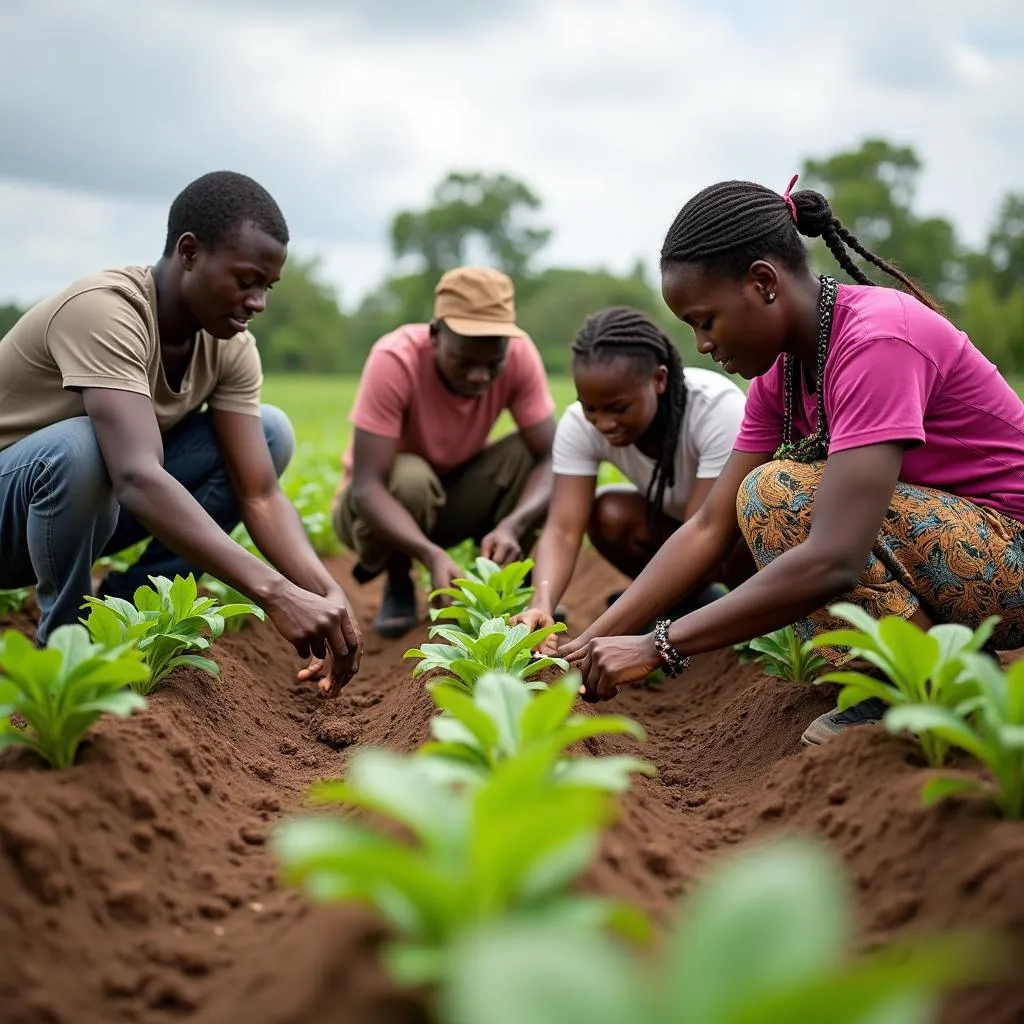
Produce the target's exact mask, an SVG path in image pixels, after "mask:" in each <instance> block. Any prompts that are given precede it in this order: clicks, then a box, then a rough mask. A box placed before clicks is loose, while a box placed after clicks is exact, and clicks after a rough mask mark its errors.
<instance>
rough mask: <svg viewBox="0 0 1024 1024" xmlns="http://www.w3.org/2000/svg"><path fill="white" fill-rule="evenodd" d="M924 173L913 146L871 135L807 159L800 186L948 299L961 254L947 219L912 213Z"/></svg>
mask: <svg viewBox="0 0 1024 1024" xmlns="http://www.w3.org/2000/svg"><path fill="white" fill-rule="evenodd" d="M920 171H921V161H920V159H919V158H918V156H917V154H916V153H915V152H914V150H913V148H912V147H910V146H897V145H894V144H893V143H891V142H887V141H885V140H884V139H867V140H865V141H864V142H863V143H862V144H861V146H860V148H859V149H856V150H848V151H844V152H841V153H836V154H834V155H833V156H830V157H827V158H825V159H823V160H814V159H810V160H807V161H806V162H805V164H804V169H803V180H802V182H801V184H802V185H804V186H807V187H811V188H817V189H819V190H820V191H822V192H823V193H824V194H825V195H826V196H827V197H828V199H829V202H830V203H831V205H832V208H833V210H834V211H835V213H836V215H837V216H838V217H839V219H840V220H841V221H843V223H844V224H845V225H846V226H847V227H848V228H849V229H850V230H851V231H852V232H853V233H854V234H855V235H856V236H857V237H858V239H859V240H860V241H861V242H863V243H864V245H865V246H867V248H869V249H871V250H872V251H874V252H876V253H877V254H878V255H879V256H881V257H883V258H884V259H886V260H888V261H889V262H891V263H894V264H895V265H896V266H897V267H899V268H900V269H901V270H903V271H904V272H905V273H907V274H909V275H910V276H911V277H912V278H913V279H914V280H915V281H917V282H918V283H919V284H921V285H922V286H923V287H924V288H925V289H926V290H927V291H929V292H931V293H932V294H934V295H936V296H939V297H941V298H943V299H946V298H949V297H951V296H952V295H955V291H956V286H957V283H958V282H959V280H960V278H961V272H960V261H961V258H962V253H961V252H960V249H959V246H958V244H957V240H956V234H955V232H954V229H953V225H952V224H951V223H950V222H949V221H948V220H945V219H944V218H942V217H919V216H918V215H917V214H916V213H915V212H914V211H913V209H912V206H913V202H914V197H915V193H916V189H917V179H918V176H919V174H920ZM862 265H863V267H864V270H865V271H866V272H867V273H868V275H869V276H870V277H872V279H874V280H877V281H879V282H882V283H890V282H889V281H888V280H887V279H886V275H884V274H881V273H880V272H879V271H877V270H875V268H873V267H872V266H871V265H870V264H867V263H864V264H862Z"/></svg>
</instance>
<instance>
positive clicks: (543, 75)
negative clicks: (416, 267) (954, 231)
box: [0, 0, 1024, 305]
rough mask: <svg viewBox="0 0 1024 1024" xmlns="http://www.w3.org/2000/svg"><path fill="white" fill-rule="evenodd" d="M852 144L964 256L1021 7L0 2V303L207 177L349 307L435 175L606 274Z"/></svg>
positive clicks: (626, 0)
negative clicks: (270, 227) (688, 203)
mask: <svg viewBox="0 0 1024 1024" xmlns="http://www.w3.org/2000/svg"><path fill="white" fill-rule="evenodd" d="M869 135H881V136H883V137H886V138H888V139H890V140H891V141H893V142H897V143H901V144H910V145H912V146H914V147H915V149H916V150H917V152H918V153H919V155H920V156H921V157H922V159H923V161H924V163H925V173H924V174H923V177H922V180H921V188H920V190H919V197H918V198H919V202H918V206H919V208H920V209H921V210H922V211H927V212H936V213H940V214H943V215H945V216H949V217H951V218H952V219H953V220H954V221H955V223H956V224H957V227H958V229H959V230H960V231H961V233H962V235H963V236H964V237H965V238H966V239H968V240H969V241H971V242H975V243H976V242H979V241H980V240H981V239H982V238H983V237H984V234H985V232H986V229H987V226H988V223H989V221H990V219H991V217H992V215H993V212H994V210H995V208H996V205H997V204H998V202H999V199H1000V198H1001V197H1002V195H1003V194H1004V193H1005V192H1006V191H1007V190H1009V189H1011V188H1024V6H1022V3H1021V0H971V2H969V3H968V2H966V0H849V2H846V3H842V4H836V3H826V2H823V0H818V2H810V0H503V2H500V3H499V2H498V0H247V2H242V0H133V2H130V3H129V2H125V0H0V231H2V239H3V245H2V247H0V302H3V301H9V300H15V301H18V302H21V303H25V302H28V301H32V300H35V299H37V298H39V297H41V296H42V295H44V294H46V293H47V292H49V291H51V290H55V289H58V288H61V287H63V286H64V285H65V284H67V283H69V282H70V281H71V280H73V279H74V278H75V277H77V276H79V275H81V274H84V273H88V272H90V271H92V270H95V269H98V268H100V267H104V266H115V265H119V264H125V263H134V262H150V261H152V260H153V259H155V258H156V257H157V256H158V255H159V251H160V248H161V247H162V244H163V235H164V227H165V218H166V210H167V206H168V204H169V203H170V201H171V199H172V198H173V197H174V195H175V194H176V193H177V192H178V191H179V190H180V189H181V188H182V187H183V186H184V185H185V184H186V183H187V182H188V181H190V180H191V179H192V178H194V177H196V176H197V175H199V174H201V173H203V172H204V171H208V170H213V169H218V168H230V169H233V170H239V171H244V172H246V173H248V174H251V175H252V176H253V177H255V178H257V179H258V180H260V181H261V182H262V183H263V184H264V185H266V186H267V187H268V188H269V189H270V190H271V192H273V193H274V195H275V196H276V197H277V199H278V201H279V202H280V204H281V206H282V207H283V209H284V212H285V215H286V216H287V218H288V220H289V224H290V226H291V230H292V236H293V239H294V244H293V251H297V252H301V253H303V254H308V255H311V254H314V253H316V254H320V255H322V257H323V258H324V261H325V267H326V273H327V276H329V278H330V280H331V282H332V283H333V284H335V285H336V287H337V288H338V290H339V294H340V295H341V297H342V301H343V302H344V303H345V304H346V305H348V304H351V303H353V302H354V301H356V300H357V299H358V297H359V296H360V295H361V294H362V293H363V292H365V290H366V289H367V288H369V287H371V286H372V285H373V284H374V283H375V282H376V281H377V280H379V278H380V277H381V275H382V274H383V273H384V272H385V271H386V270H387V267H388V263H389V257H388V249H387V228H388V223H389V220H390V217H391V216H392V214H393V213H394V212H395V211H396V210H397V209H399V208H402V207H405V206H410V205H412V206H416V205H420V204H422V203H423V202H424V201H425V200H426V198H427V196H428V195H429V192H430V190H431V189H432V187H433V186H434V184H436V182H437V181H438V180H439V179H440V178H441V177H442V176H443V175H444V174H445V173H446V172H447V171H448V170H451V169H456V168H457V169H466V170H469V169H479V170H485V171H505V172H507V173H509V174H512V175H515V176H517V177H520V178H521V179H523V180H524V181H526V182H527V183H528V184H529V185H530V186H531V187H533V188H534V190H535V191H536V192H537V193H538V194H539V195H540V196H541V197H542V199H543V200H544V211H543V218H544V221H545V223H547V224H550V225H551V226H552V227H553V228H554V230H555V234H554V238H553V241H552V244H551V245H550V247H549V248H548V250H547V251H546V253H545V261H546V262H560V263H567V264H574V265H587V266H599V265H604V266H607V267H610V268H613V269H620V268H621V269H625V268H627V267H629V266H630V265H632V263H633V262H634V261H635V259H636V258H637V257H643V258H645V259H648V260H652V261H653V259H655V258H656V255H657V252H658V249H659V247H660V245H661V241H662V238H663V236H664V233H665V230H666V229H667V227H668V225H669V223H670V222H671V220H672V217H673V216H674V215H675V213H676V211H677V210H678V208H679V207H680V206H681V205H682V203H683V202H685V200H686V199H687V198H688V197H689V196H690V195H691V194H692V193H693V192H695V191H696V190H698V189H699V188H701V187H703V186H704V185H706V184H709V183H710V182H712V181H715V180H719V179H721V178H731V177H743V178H752V179H754V180H758V181H761V182H763V183H765V184H769V185H772V186H774V187H778V188H779V189H782V188H783V187H784V186H785V184H786V182H787V181H788V179H789V177H790V175H791V174H792V173H793V172H794V171H795V170H796V169H797V168H798V166H799V164H800V162H801V161H802V160H803V159H804V158H806V157H807V156H826V155H828V154H830V153H832V152H834V151H836V150H838V149H840V148H845V147H854V146H856V145H857V144H858V143H859V142H860V140H862V139H863V138H864V137H866V136H869Z"/></svg>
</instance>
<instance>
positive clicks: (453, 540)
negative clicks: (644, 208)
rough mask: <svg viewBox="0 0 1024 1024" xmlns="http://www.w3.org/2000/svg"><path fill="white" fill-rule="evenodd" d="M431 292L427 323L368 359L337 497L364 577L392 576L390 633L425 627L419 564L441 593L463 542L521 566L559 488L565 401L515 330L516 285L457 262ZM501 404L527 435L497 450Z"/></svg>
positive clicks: (380, 628) (387, 606)
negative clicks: (452, 551)
mask: <svg viewBox="0 0 1024 1024" xmlns="http://www.w3.org/2000/svg"><path fill="white" fill-rule="evenodd" d="M434 297H435V301H434V319H433V320H432V321H431V322H430V323H429V324H406V325H404V326H402V327H399V328H398V329H397V330H395V331H392V332H391V333H390V334H386V335H385V336H384V337H383V338H381V339H380V340H378V341H377V342H376V344H375V345H374V346H373V348H372V350H371V351H370V355H369V358H368V359H367V361H366V365H365V367H364V369H363V375H362V378H361V380H360V382H359V391H358V392H357V394H356V400H355V403H354V405H353V408H352V412H351V414H350V419H351V421H352V423H353V425H354V427H355V431H354V436H353V439H352V442H351V444H350V446H349V449H348V451H347V452H346V453H345V458H344V468H345V475H344V478H343V480H342V483H341V487H340V488H339V491H338V494H337V497H336V499H335V502H334V509H333V516H332V520H333V523H334V529H335V532H336V533H337V535H338V537H339V538H340V539H341V541H342V543H343V544H345V545H346V546H347V547H349V548H350V549H351V550H353V551H354V552H355V553H356V556H357V557H358V559H359V561H358V564H357V565H356V567H355V569H354V571H353V574H354V576H355V578H356V579H357V580H358V581H359V582H361V583H365V582H366V581H368V580H371V579H373V578H374V577H376V576H378V575H379V574H380V573H381V572H385V571H386V572H387V583H386V586H385V589H384V600H383V603H382V605H381V609H380V613H379V614H378V616H377V620H376V622H375V623H374V626H375V628H376V630H377V632H378V633H380V634H381V635H382V636H392V637H393V636H401V635H402V634H404V633H406V632H407V631H408V630H409V629H411V628H412V627H413V626H414V625H415V624H416V621H417V616H416V592H415V589H414V586H413V581H412V577H411V569H412V560H413V559H414V558H415V559H417V560H418V561H419V562H421V563H422V564H423V565H425V566H426V567H427V570H428V571H429V572H430V578H431V583H432V585H433V586H434V587H446V586H448V585H449V584H450V583H451V580H452V579H453V577H455V576H458V575H459V574H460V570H459V567H458V565H457V564H456V563H455V562H454V560H453V559H452V558H451V556H450V555H449V554H448V552H447V550H446V549H448V548H450V547H452V546H454V545H455V544H458V543H459V542H461V541H463V540H465V539H467V538H473V539H474V540H478V541H479V542H480V551H481V554H482V555H484V556H485V557H487V558H491V559H493V560H494V561H496V562H498V563H500V564H505V563H507V562H510V561H514V560H515V559H518V558H521V557H523V555H524V553H525V552H527V551H529V549H530V548H531V547H532V545H533V541H534V539H535V537H536V532H537V530H538V529H539V526H540V523H541V521H542V519H543V517H544V514H545V512H546V510H547V505H548V499H549V497H550V493H551V446H552V442H553V440H554V436H555V419H554V410H555V403H554V401H553V400H552V398H551V393H550V390H549V388H548V382H547V377H546V375H545V373H544V365H543V363H542V361H541V358H540V353H539V352H538V351H537V348H536V346H535V345H534V344H533V342H532V341H531V340H530V338H529V337H527V335H526V334H525V333H524V332H523V331H522V330H520V329H519V328H518V327H517V326H516V323H515V298H514V293H513V286H512V282H511V280H510V279H509V278H508V277H506V276H505V275H504V274H502V273H499V272H498V271H496V270H491V269H489V268H487V267H458V268H456V269H455V270H450V271H448V272H447V273H446V274H444V276H443V277H442V278H441V280H440V281H439V282H438V284H437V287H436V288H435V291H434ZM505 409H508V410H509V412H510V413H511V414H512V418H513V419H514V420H515V423H516V425H517V427H518V428H519V430H518V432H517V433H514V434H512V435H510V436H508V437H505V438H503V439H502V440H500V441H497V442H495V443H494V444H488V440H489V437H490V433H491V429H492V428H493V426H494V424H495V422H496V421H497V419H498V417H499V416H500V415H501V413H502V412H503V411H504V410H505Z"/></svg>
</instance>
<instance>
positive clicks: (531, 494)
mask: <svg viewBox="0 0 1024 1024" xmlns="http://www.w3.org/2000/svg"><path fill="white" fill-rule="evenodd" d="M553 479H554V474H553V473H552V470H551V459H550V458H546V459H542V460H541V461H540V462H538V463H537V465H536V466H534V467H533V472H531V473H530V475H529V476H528V477H527V478H526V486H525V487H523V493H522V494H521V495H520V496H519V501H518V502H516V507H515V508H514V509H513V510H512V511H511V512H510V513H509V515H508V516H507V517H506V520H505V524H506V525H507V526H508V527H509V529H510V530H511V531H512V532H513V533H514V534H515V535H516V536H517V537H521V536H522V535H523V534H524V533H526V531H527V529H528V528H529V527H530V525H531V524H533V523H536V522H538V521H539V520H540V519H542V518H543V516H544V513H545V512H546V511H547V508H548V504H549V503H550V501H551V482H552V480H553Z"/></svg>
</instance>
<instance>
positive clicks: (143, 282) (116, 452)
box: [0, 171, 362, 693]
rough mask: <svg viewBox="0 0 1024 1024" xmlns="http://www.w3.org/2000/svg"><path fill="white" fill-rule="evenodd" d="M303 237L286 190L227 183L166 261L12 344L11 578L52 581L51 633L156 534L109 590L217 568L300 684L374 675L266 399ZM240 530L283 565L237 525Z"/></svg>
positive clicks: (205, 192)
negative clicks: (277, 295) (289, 492)
mask: <svg viewBox="0 0 1024 1024" xmlns="http://www.w3.org/2000/svg"><path fill="white" fill-rule="evenodd" d="M287 245H288V228H287V225H286V223H285V220H284V217H283V216H282V214H281V211H280V209H279V208H278V206H277V204H276V203H275V202H274V200H273V198H272V197H271V196H270V195H269V194H268V193H267V192H266V190H264V189H263V188H262V187H261V186H260V185H258V184H257V183H256V182H255V181H253V180H252V179H251V178H247V177H245V176H244V175H241V174H235V173H233V172H228V171H219V172H214V173H211V174H207V175H204V176H203V177H201V178H198V179H197V180H196V181H194V182H192V183H191V184H190V185H188V186H187V187H186V188H185V189H184V190H183V191H182V192H181V194H180V195H179V196H178V197H177V198H176V199H175V200H174V202H173V203H172V205H171V209H170V214H169V218H168V231H167V241H166V244H165V248H164V253H163V256H162V257H161V259H160V260H158V261H157V263H156V264H155V265H153V266H145V267H127V268H123V269H118V270H108V271H103V272H101V273H97V274H93V275H91V276H89V277H86V278H84V279H82V280H80V281H77V282H75V283H74V284H73V285H71V286H70V287H69V288H67V289H65V290H64V291H63V292H61V293H60V294H59V295H56V296H53V297H51V298H48V299H44V300H43V301H42V302H40V303H38V304H37V305H36V306H34V307H33V308H32V309H30V310H28V312H26V313H25V314H24V316H22V318H21V319H20V320H19V321H18V322H17V323H16V324H15V325H14V326H13V327H12V328H11V330H10V331H9V332H8V333H7V334H6V335H5V336H4V337H3V338H2V339H0V589H6V588H13V587H20V586H27V585H31V584H35V586H36V595H37V599H38V602H39V606H40V610H41V616H40V622H39V629H38V634H37V639H38V641H39V642H40V643H44V642H45V641H46V638H47V636H48V635H49V633H50V632H52V630H53V629H55V628H56V627H57V626H60V625H64V624H66V623H70V622H74V621H76V620H77V618H78V616H79V614H80V608H81V605H82V599H83V596H84V595H85V594H87V593H90V591H91V586H92V584H91V573H92V566H93V564H94V563H95V561H96V559H98V558H99V557H100V556H101V555H103V554H104V553H107V552H115V551H119V550H123V549H124V548H125V547H128V546H130V545H131V544H133V543H135V542H137V541H139V540H141V539H142V538H144V537H147V536H151V537H152V538H153V540H152V541H151V542H150V544H149V546H148V547H147V549H146V551H145V553H144V555H143V556H142V559H141V560H140V561H139V562H138V563H137V564H136V565H135V566H133V567H132V568H131V569H130V570H129V571H128V572H126V573H119V574H112V575H111V576H109V577H108V578H107V579H106V580H104V584H103V593H105V594H113V595H116V596H119V597H125V598H127V599H129V600H130V599H131V597H132V594H133V593H134V591H135V588H136V587H138V586H140V585H141V584H144V583H146V582H147V578H148V577H149V576H150V575H162V576H169V577H172V576H173V575H174V574H175V573H181V574H182V575H186V574H187V573H188V572H196V573H197V574H198V573H199V572H203V571H205V572H209V573H211V574H212V575H214V576H216V577H217V578H218V579H221V580H223V581H224V582H225V583H227V584H229V585H231V586H233V587H235V588H236V589H237V590H239V591H241V592H242V593H243V594H246V595H248V596H249V597H250V598H251V599H252V600H253V601H255V602H257V603H258V604H259V605H260V606H261V607H262V608H264V610H265V611H266V612H267V614H268V616H269V617H270V619H271V621H272V622H273V623H274V625H275V626H276V627H277V629H278V630H279V632H280V633H281V635H282V636H284V637H285V639H287V640H288V641H289V642H291V643H292V644H293V645H294V646H295V648H296V650H297V651H298V652H299V653H300V655H302V656H304V657H311V658H312V660H311V662H310V665H309V666H307V668H306V669H304V670H303V671H302V672H301V673H300V677H302V678H314V679H317V680H318V682H319V684H320V687H321V689H322V690H324V691H325V692H330V693H336V692H337V690H338V689H339V688H340V687H341V686H343V685H344V684H345V683H346V682H347V681H348V679H349V678H351V676H352V675H353V674H354V673H355V672H356V671H357V670H358V664H359V658H360V654H361V646H362V642H361V638H360V634H359V628H358V625H357V623H356V621H355V617H354V615H353V614H352V611H351V609H350V607H349V603H348V600H347V598H346V596H345V594H344V592H343V591H342V589H341V587H340V586H339V585H338V584H337V583H336V582H335V580H334V579H333V578H332V577H331V576H330V575H329V573H328V572H327V570H326V569H325V568H324V567H323V565H322V563H321V562H320V560H319V559H318V558H317V556H316V554H315V553H314V551H313V549H312V548H311V547H310V544H309V541H308V540H307V538H306V535H305V532H304V531H303V529H302V524H301V522H300V520H299V517H298V515H297V514H296V512H295V509H294V508H293V507H292V505H291V504H290V503H289V501H288V499H287V498H286V497H285V495H284V493H283V492H282V491H281V489H280V487H279V485H278V477H279V476H280V474H281V473H282V472H283V471H284V468H285V466H287V464H288V461H289V460H290V458H291V455H292V451H293V448H294V435H293V433H292V429H291V424H290V423H289V422H288V419H287V417H286V416H285V415H284V413H282V412H281V411H280V410H279V409H275V408H273V407H271V406H266V405H261V403H260V387H261V383H262V371H261V366H260V358H259V353H258V352H257V349H256V342H255V340H254V339H253V336H252V335H251V334H250V333H249V331H248V329H247V325H248V322H249V320H250V318H251V317H252V316H254V315H255V314H256V313H259V312H260V311H261V310H262V309H263V308H264V305H265V302H266V294H267V291H268V290H269V289H270V288H271V287H272V286H273V284H274V282H276V281H277V280H278V278H279V276H280V274H281V270H282V268H283V266H284V262H285V259H286V257H287ZM240 521H241V522H244V523H245V525H246V527H247V528H248V530H249V533H250V534H251V536H252V538H253V541H254V542H255V543H256V545H257V547H258V548H259V549H260V551H261V552H262V553H263V554H264V556H265V557H266V558H267V559H268V561H269V563H270V564H266V563H264V562H262V561H261V560H260V559H258V558H256V557H255V556H253V555H251V554H249V553H248V552H247V551H245V550H244V549H243V548H242V547H241V546H239V545H238V544H236V543H235V542H234V541H233V540H232V539H231V538H230V537H229V536H228V534H229V533H230V531H231V530H232V529H234V527H235V526H236V525H237V524H238V523H239V522H240ZM321 659H326V660H325V661H322V660H321Z"/></svg>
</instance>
